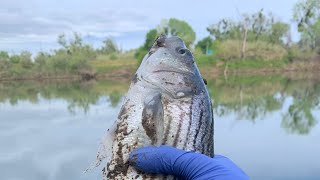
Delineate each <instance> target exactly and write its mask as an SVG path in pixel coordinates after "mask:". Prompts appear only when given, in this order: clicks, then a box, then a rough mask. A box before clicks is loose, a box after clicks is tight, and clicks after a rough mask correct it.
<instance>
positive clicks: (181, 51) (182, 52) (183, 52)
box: [178, 48, 187, 55]
mask: <svg viewBox="0 0 320 180" xmlns="http://www.w3.org/2000/svg"><path fill="white" fill-rule="evenodd" d="M178 53H179V54H181V55H185V54H186V53H187V51H186V50H185V49H183V48H181V49H179V51H178Z"/></svg>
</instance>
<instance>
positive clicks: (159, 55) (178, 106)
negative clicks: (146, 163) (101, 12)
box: [96, 36, 214, 179]
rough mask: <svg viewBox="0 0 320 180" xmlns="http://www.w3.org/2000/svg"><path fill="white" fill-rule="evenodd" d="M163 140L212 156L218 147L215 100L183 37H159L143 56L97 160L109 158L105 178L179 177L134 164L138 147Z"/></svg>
mask: <svg viewBox="0 0 320 180" xmlns="http://www.w3.org/2000/svg"><path fill="white" fill-rule="evenodd" d="M181 49H183V51H181ZM162 144H165V145H170V146H174V147H176V148H179V149H184V150H187V151H194V152H198V153H202V154H205V155H207V156H210V157H212V156H213V151H214V149H213V115H212V104H211V100H210V97H209V95H208V92H207V90H206V87H205V84H204V81H203V80H202V77H201V75H200V73H199V70H198V68H197V66H196V64H195V63H194V59H193V55H192V53H191V52H190V51H189V50H187V49H186V47H185V44H184V43H183V41H182V40H181V39H180V38H178V37H170V38H167V37H165V36H161V37H159V38H158V39H157V40H156V42H155V44H154V45H153V47H152V48H151V50H150V52H149V53H148V54H147V55H146V56H145V58H144V59H143V61H142V63H141V65H140V67H139V69H138V70H137V73H136V74H135V75H134V77H133V79H132V82H131V85H130V88H129V90H128V93H127V95H126V98H125V100H124V104H123V106H122V107H121V110H120V113H119V116H118V119H117V121H116V122H115V125H114V126H113V128H110V130H109V131H108V133H107V135H106V139H104V140H103V142H102V146H101V147H100V150H99V152H98V155H97V164H96V165H99V164H100V163H101V162H102V160H103V159H104V158H106V159H107V165H106V166H105V168H104V169H103V179H174V177H173V176H162V175H152V174H145V173H143V172H140V171H137V170H136V169H134V168H133V167H131V166H130V165H129V163H128V157H129V154H130V152H132V151H133V150H134V149H136V148H139V147H143V146H147V145H162Z"/></svg>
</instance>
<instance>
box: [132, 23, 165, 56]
mask: <svg viewBox="0 0 320 180" xmlns="http://www.w3.org/2000/svg"><path fill="white" fill-rule="evenodd" d="M158 35H159V33H158V31H157V30H156V29H151V30H149V31H148V32H147V34H146V40H145V41H144V43H143V45H142V46H141V47H139V48H138V50H137V51H136V53H135V54H134V56H135V58H136V59H137V60H138V61H139V62H141V61H142V59H143V57H144V56H145V55H146V54H147V53H148V50H149V49H150V48H151V47H152V45H153V43H154V41H155V39H156V38H157V36H158Z"/></svg>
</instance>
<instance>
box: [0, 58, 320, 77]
mask: <svg viewBox="0 0 320 180" xmlns="http://www.w3.org/2000/svg"><path fill="white" fill-rule="evenodd" d="M196 62H197V65H198V67H199V69H200V72H201V74H202V75H203V76H204V77H205V78H212V77H218V76H236V75H273V74H294V73H301V72H312V73H317V72H320V56H316V57H314V58H311V59H310V60H308V61H305V60H304V61H302V60H301V61H300V60H294V61H293V62H288V61H287V60H279V61H267V60H229V61H221V60H218V59H214V58H213V57H210V56H201V57H196ZM89 65H90V67H91V70H90V71H89V70H88V71H82V72H80V73H79V72H78V73H74V74H72V73H66V74H61V73H57V74H49V75H48V74H45V73H43V74H40V73H35V74H34V75H33V74H27V75H23V74H21V75H20V76H15V77H8V76H6V77H1V76H0V81H13V80H16V81H22V80H39V81H41V80H48V79H57V80H59V79H62V80H90V79H109V80H115V81H121V82H126V81H128V80H129V79H130V78H131V77H132V75H133V74H134V73H135V71H136V70H137V68H138V66H139V64H138V61H137V60H135V58H134V56H133V54H132V53H131V54H129V55H126V56H123V57H119V58H117V59H110V58H109V57H108V56H101V57H98V58H96V59H95V60H92V61H90V62H89Z"/></svg>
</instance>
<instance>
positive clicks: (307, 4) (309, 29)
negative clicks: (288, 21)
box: [293, 0, 320, 50]
mask: <svg viewBox="0 0 320 180" xmlns="http://www.w3.org/2000/svg"><path fill="white" fill-rule="evenodd" d="M293 18H294V20H295V22H296V23H297V26H298V30H299V32H300V33H301V41H300V44H301V45H302V46H303V45H305V46H307V47H309V48H311V49H312V50H315V49H316V47H319V46H320V44H318V42H319V41H320V40H319V39H320V36H319V34H320V33H319V31H318V23H320V0H300V1H299V2H298V3H297V4H295V6H294V9H293Z"/></svg>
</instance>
